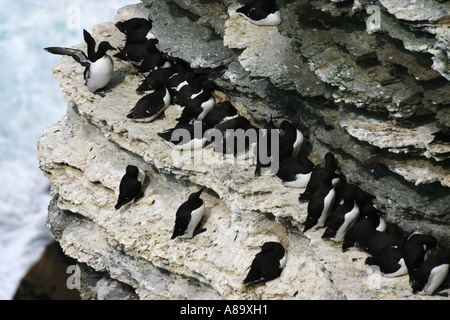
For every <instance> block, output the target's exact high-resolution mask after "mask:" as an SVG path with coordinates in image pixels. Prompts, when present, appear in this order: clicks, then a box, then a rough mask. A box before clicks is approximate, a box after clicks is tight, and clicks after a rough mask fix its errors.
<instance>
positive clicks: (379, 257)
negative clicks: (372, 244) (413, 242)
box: [365, 245, 408, 278]
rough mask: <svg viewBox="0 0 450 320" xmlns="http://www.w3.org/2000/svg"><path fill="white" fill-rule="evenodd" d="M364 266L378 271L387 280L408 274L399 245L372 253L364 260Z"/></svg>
mask: <svg viewBox="0 0 450 320" xmlns="http://www.w3.org/2000/svg"><path fill="white" fill-rule="evenodd" d="M365 264H367V265H369V266H371V267H372V268H375V267H378V269H379V270H380V271H381V272H382V273H383V274H384V276H386V277H388V278H394V277H399V276H403V275H405V274H407V273H408V269H407V268H406V264H405V259H404V258H403V253H402V247H401V246H399V245H392V246H386V247H384V248H383V249H381V250H379V251H376V252H373V253H372V254H371V256H369V257H367V258H366V261H365Z"/></svg>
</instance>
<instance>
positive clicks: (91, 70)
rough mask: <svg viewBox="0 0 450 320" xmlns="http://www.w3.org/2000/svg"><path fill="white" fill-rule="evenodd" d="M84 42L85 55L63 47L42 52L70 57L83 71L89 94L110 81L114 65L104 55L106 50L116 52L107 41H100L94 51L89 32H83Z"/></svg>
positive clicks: (48, 48)
mask: <svg viewBox="0 0 450 320" xmlns="http://www.w3.org/2000/svg"><path fill="white" fill-rule="evenodd" d="M83 35H84V41H85V42H86V44H87V55H86V54H85V53H84V52H83V51H81V50H78V49H73V48H64V47H47V48H44V50H46V51H48V52H50V53H53V54H58V55H66V56H71V57H72V58H73V59H74V60H75V61H76V62H78V63H79V64H81V65H82V66H83V67H85V69H84V73H83V76H84V80H85V81H86V86H87V87H88V89H89V90H90V91H91V92H94V93H95V92H96V91H97V90H100V89H103V88H104V87H105V86H106V85H107V84H108V83H109V81H110V80H111V77H112V74H113V69H114V63H113V61H112V59H111V57H110V56H108V55H107V54H106V52H107V51H108V50H116V49H115V48H114V47H113V46H111V44H110V43H109V42H108V41H102V42H100V44H99V45H98V49H97V51H95V45H96V43H95V40H94V38H93V37H92V36H91V34H90V33H89V32H87V31H86V30H83Z"/></svg>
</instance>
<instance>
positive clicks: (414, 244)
mask: <svg viewBox="0 0 450 320" xmlns="http://www.w3.org/2000/svg"><path fill="white" fill-rule="evenodd" d="M436 245H437V239H436V238H435V237H433V236H432V235H428V234H422V233H420V232H419V231H414V232H412V233H411V234H410V235H409V236H408V237H407V238H406V241H405V244H404V245H403V256H404V257H405V263H406V266H407V267H408V271H409V273H410V274H411V273H413V272H414V271H416V270H417V269H418V268H419V267H420V265H421V264H422V263H423V262H424V260H425V256H426V254H427V252H429V250H431V249H433V248H435V247H436Z"/></svg>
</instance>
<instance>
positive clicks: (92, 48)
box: [83, 29, 95, 61]
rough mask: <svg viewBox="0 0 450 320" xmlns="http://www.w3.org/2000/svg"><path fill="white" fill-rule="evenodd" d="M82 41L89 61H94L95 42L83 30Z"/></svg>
mask: <svg viewBox="0 0 450 320" xmlns="http://www.w3.org/2000/svg"><path fill="white" fill-rule="evenodd" d="M83 35H84V41H85V42H86V44H87V56H88V58H89V60H91V61H94V60H95V59H94V57H95V40H94V38H93V37H92V36H91V34H90V33H89V32H87V31H86V30H84V29H83Z"/></svg>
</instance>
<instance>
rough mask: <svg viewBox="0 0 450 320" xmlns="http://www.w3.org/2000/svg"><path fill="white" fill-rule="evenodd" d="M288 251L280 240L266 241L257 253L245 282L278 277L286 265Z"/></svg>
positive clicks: (257, 281) (264, 280)
mask: <svg viewBox="0 0 450 320" xmlns="http://www.w3.org/2000/svg"><path fill="white" fill-rule="evenodd" d="M286 262H287V253H286V250H284V248H283V246H282V245H281V244H280V243H278V242H272V241H271V242H266V243H264V244H263V245H262V247H261V252H259V253H257V254H256V255H255V258H254V259H253V262H252V264H251V266H250V271H249V272H248V274H247V277H246V278H245V279H244V284H247V283H259V282H263V283H264V282H267V281H270V280H273V279H275V278H278V277H279V276H280V274H281V272H282V271H283V268H284V267H285V266H286Z"/></svg>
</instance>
